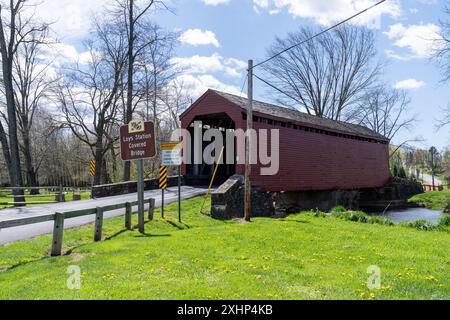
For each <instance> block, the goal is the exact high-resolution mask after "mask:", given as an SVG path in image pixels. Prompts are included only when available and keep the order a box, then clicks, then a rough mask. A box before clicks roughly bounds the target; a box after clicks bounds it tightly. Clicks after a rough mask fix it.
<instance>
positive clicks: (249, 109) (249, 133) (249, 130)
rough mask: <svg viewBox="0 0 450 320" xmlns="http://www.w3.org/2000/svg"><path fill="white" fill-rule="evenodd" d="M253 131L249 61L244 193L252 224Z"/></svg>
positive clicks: (251, 64) (251, 77)
mask: <svg viewBox="0 0 450 320" xmlns="http://www.w3.org/2000/svg"><path fill="white" fill-rule="evenodd" d="M252 130H253V60H249V61H248V105H247V134H246V136H247V139H245V141H246V143H245V191H244V215H245V216H244V220H245V221H247V222H250V215H251V212H252V199H251V193H252V183H251V179H250V177H251V174H252V166H251V163H250V161H251V156H250V155H251V150H252Z"/></svg>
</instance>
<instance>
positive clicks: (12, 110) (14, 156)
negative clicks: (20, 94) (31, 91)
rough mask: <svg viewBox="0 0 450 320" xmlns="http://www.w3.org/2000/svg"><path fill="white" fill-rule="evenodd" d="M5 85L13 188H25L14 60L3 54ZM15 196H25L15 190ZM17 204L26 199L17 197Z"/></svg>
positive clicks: (20, 191)
mask: <svg viewBox="0 0 450 320" xmlns="http://www.w3.org/2000/svg"><path fill="white" fill-rule="evenodd" d="M2 66H3V84H4V90H5V92H4V94H5V97H6V106H7V114H8V136H9V148H10V149H9V150H10V156H11V165H10V168H11V169H10V170H11V173H10V175H11V185H12V186H13V187H23V180H22V172H21V167H20V153H19V139H18V137H17V117H16V107H15V101H14V88H13V83H12V60H11V59H10V58H8V56H7V55H5V54H2ZM13 194H14V195H15V196H23V195H24V193H23V190H18V189H15V190H14V192H13ZM15 200H16V202H25V198H24V197H16V198H15Z"/></svg>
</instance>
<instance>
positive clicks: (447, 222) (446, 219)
mask: <svg viewBox="0 0 450 320" xmlns="http://www.w3.org/2000/svg"><path fill="white" fill-rule="evenodd" d="M438 225H439V226H440V227H450V215H449V214H446V215H444V216H443V217H442V218H441V219H440V220H439V223H438Z"/></svg>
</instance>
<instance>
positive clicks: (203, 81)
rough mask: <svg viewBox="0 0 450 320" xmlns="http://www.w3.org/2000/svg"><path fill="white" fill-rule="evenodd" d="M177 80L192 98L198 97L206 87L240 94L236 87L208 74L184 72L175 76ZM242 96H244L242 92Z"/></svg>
mask: <svg viewBox="0 0 450 320" xmlns="http://www.w3.org/2000/svg"><path fill="white" fill-rule="evenodd" d="M177 82H178V83H182V84H183V87H184V90H186V93H188V94H189V95H190V96H192V97H193V98H194V99H196V98H198V97H200V96H201V95H202V94H204V93H205V92H206V91H207V90H208V89H215V90H220V91H225V92H228V93H232V94H237V95H240V94H241V91H240V89H239V88H238V87H236V86H233V85H228V84H225V83H223V82H222V81H220V80H218V79H217V78H216V77H214V76H213V75H210V74H204V75H200V76H195V75H192V74H184V75H180V76H179V77H177ZM242 96H245V95H244V94H243V95H242Z"/></svg>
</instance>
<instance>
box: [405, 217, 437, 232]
mask: <svg viewBox="0 0 450 320" xmlns="http://www.w3.org/2000/svg"><path fill="white" fill-rule="evenodd" d="M408 226H409V227H411V228H415V229H417V230H422V231H434V230H437V226H436V225H434V224H433V223H431V222H430V221H427V220H416V221H414V222H410V223H409V224H408Z"/></svg>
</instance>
